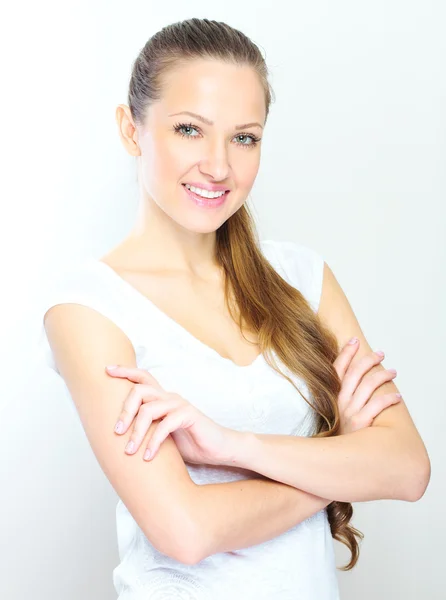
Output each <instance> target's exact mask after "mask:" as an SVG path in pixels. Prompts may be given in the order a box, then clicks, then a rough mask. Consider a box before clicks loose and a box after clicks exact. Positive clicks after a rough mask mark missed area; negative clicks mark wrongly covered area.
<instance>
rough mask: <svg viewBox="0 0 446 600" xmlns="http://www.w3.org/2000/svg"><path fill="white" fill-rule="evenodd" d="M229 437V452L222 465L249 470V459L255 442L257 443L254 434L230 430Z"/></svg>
mask: <svg viewBox="0 0 446 600" xmlns="http://www.w3.org/2000/svg"><path fill="white" fill-rule="evenodd" d="M231 436H232V439H231V442H230V445H229V448H230V450H229V453H228V456H227V458H226V459H225V460H224V463H223V464H224V465H225V466H227V467H240V468H243V469H249V468H250V464H251V459H250V457H251V456H252V455H253V452H254V451H255V450H254V448H255V444H256V442H258V438H257V437H256V434H255V433H253V432H252V431H237V430H235V429H232V430H231Z"/></svg>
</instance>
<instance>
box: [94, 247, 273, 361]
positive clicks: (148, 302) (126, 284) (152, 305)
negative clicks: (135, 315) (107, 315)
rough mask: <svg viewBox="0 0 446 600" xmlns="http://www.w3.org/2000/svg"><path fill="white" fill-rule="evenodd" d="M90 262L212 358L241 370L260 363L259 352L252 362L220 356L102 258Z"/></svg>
mask: <svg viewBox="0 0 446 600" xmlns="http://www.w3.org/2000/svg"><path fill="white" fill-rule="evenodd" d="M92 264H93V265H98V266H100V267H101V268H103V269H104V272H108V273H109V274H110V275H111V276H112V277H113V278H114V279H115V281H117V282H118V283H120V284H121V285H122V286H123V288H124V289H126V290H127V291H128V292H129V293H131V294H132V295H133V296H134V297H135V298H138V299H139V300H140V301H141V302H142V303H143V304H146V305H147V306H149V307H150V308H151V309H152V311H154V312H155V313H157V314H158V315H159V316H160V318H162V319H163V320H164V321H165V322H166V323H167V324H168V325H169V327H170V328H171V329H175V330H177V331H178V332H179V333H180V334H181V335H182V336H183V337H184V338H185V339H186V340H189V342H191V343H193V344H195V345H196V346H197V347H198V348H201V349H202V350H204V351H205V352H207V353H208V354H209V355H211V356H213V357H214V358H217V359H219V360H221V361H224V362H225V363H226V364H228V365H230V366H233V367H234V368H236V369H238V370H241V371H243V370H248V369H253V368H254V367H256V366H257V364H258V363H260V362H261V361H262V360H263V354H262V353H259V354H258V355H257V356H256V357H255V358H254V360H253V361H252V362H250V363H249V364H247V365H239V364H238V363H236V362H234V361H233V360H232V359H230V358H227V357H226V356H222V355H221V354H220V353H219V352H217V350H215V349H214V348H212V347H211V346H209V345H208V344H205V343H204V342H202V341H201V340H200V339H198V338H197V337H196V336H195V335H193V334H192V333H191V332H190V331H189V330H188V329H186V328H185V327H183V326H182V325H180V323H178V321H175V319H173V318H172V317H170V316H169V315H168V314H167V313H165V312H164V311H163V310H162V309H161V308H160V307H159V306H157V305H156V304H155V303H154V302H153V301H152V300H150V299H149V298H148V297H147V296H146V295H145V294H143V293H142V292H140V291H139V290H138V289H137V288H136V287H135V286H134V285H132V284H131V283H130V282H128V281H127V280H126V279H124V278H123V277H121V275H119V273H117V271H115V269H113V267H110V265H108V264H107V263H105V262H104V261H103V260H100V259H93V261H92Z"/></svg>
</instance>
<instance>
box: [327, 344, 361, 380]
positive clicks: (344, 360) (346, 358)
mask: <svg viewBox="0 0 446 600" xmlns="http://www.w3.org/2000/svg"><path fill="white" fill-rule="evenodd" d="M358 348H359V340H358V338H352V339H351V340H350V341H349V342H347V344H346V345H345V346H344V348H343V349H342V351H341V352H340V354H339V356H337V357H336V360H335V361H334V363H333V366H334V368H335V369H336V372H337V374H338V375H339V379H340V380H341V381H342V380H343V379H344V375H345V372H346V371H347V369H348V367H349V365H350V363H351V361H352V358H353V357H354V356H355V354H356V352H357V350H358Z"/></svg>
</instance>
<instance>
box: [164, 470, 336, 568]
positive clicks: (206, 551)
mask: <svg viewBox="0 0 446 600" xmlns="http://www.w3.org/2000/svg"><path fill="white" fill-rule="evenodd" d="M155 460H156V459H155ZM197 488H198V489H197V490H196V498H197V501H196V503H195V504H194V506H193V514H192V519H193V521H194V522H195V524H196V526H197V530H198V534H197V538H198V539H199V540H200V542H199V543H198V544H197V545H198V547H197V548H196V557H197V558H196V559H195V560H196V561H200V560H202V559H203V558H205V557H207V556H210V555H212V554H215V553H217V552H229V551H232V550H239V549H241V548H247V547H249V546H254V545H256V544H260V543H262V542H265V541H267V540H271V539H273V538H275V537H277V536H279V535H281V534H282V533H284V532H285V531H288V530H289V529H291V528H292V527H294V526H295V525H297V524H298V523H301V522H302V521H304V520H305V519H307V518H308V517H310V516H312V515H313V514H315V513H316V512H318V511H320V510H323V509H324V508H325V507H326V506H327V505H328V504H330V503H331V500H326V499H325V498H319V497H317V496H313V495H312V494H308V493H306V492H303V491H301V490H298V489H296V488H294V487H290V486H288V485H285V484H283V483H279V482H277V481H271V480H262V479H247V480H242V481H232V482H230V483H216V484H207V485H201V486H197Z"/></svg>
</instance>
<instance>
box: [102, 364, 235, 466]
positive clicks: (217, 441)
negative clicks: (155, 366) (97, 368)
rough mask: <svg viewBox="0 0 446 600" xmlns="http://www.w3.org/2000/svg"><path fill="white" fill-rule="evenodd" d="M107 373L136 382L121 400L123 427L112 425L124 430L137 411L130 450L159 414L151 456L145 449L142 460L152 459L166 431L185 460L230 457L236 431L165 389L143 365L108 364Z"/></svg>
mask: <svg viewBox="0 0 446 600" xmlns="http://www.w3.org/2000/svg"><path fill="white" fill-rule="evenodd" d="M107 373H108V374H109V375H111V376H113V377H122V378H125V379H129V380H130V381H133V382H135V383H136V385H134V386H133V389H132V390H131V391H130V392H129V394H128V396H127V398H126V400H125V401H124V406H123V409H122V413H121V416H120V421H121V422H122V427H121V428H120V429H118V430H117V429H116V428H115V432H116V433H118V434H122V433H125V432H126V431H127V429H128V428H129V426H130V425H131V423H132V421H133V419H134V418H135V416H136V415H137V416H136V421H135V425H134V428H133V433H132V435H131V437H130V441H132V442H133V443H134V447H133V449H132V451H131V452H129V453H130V454H134V453H135V452H136V451H137V450H138V448H139V447H140V445H141V442H142V440H143V439H144V437H145V435H146V433H147V431H148V429H149V427H150V425H151V423H152V421H155V420H157V419H161V418H162V420H161V421H160V422H159V424H158V426H157V427H156V428H155V430H154V433H153V435H152V437H151V438H150V441H149V443H148V445H147V449H148V450H149V451H150V456H146V453H144V459H145V460H152V458H153V457H154V456H155V455H156V453H157V451H158V448H159V447H160V445H161V444H162V443H163V441H164V440H165V439H166V438H167V436H168V435H169V434H171V435H172V438H173V440H174V441H175V443H176V445H177V448H178V450H179V451H180V453H181V456H182V457H183V459H184V460H185V461H187V462H190V463H196V464H208V465H220V464H223V463H225V462H226V461H227V460H228V459H230V456H231V447H232V445H233V444H234V440H235V437H236V436H237V433H238V432H237V431H235V430H233V429H229V428H227V427H223V426H222V425H218V424H217V423H215V421H213V420H212V419H210V418H209V417H207V416H206V415H205V414H204V413H202V412H201V411H200V410H198V408H196V407H195V406H193V405H192V404H190V402H188V401H187V400H185V399H184V398H182V397H181V396H180V395H179V394H176V393H173V392H166V391H165V390H164V389H163V388H162V387H161V386H160V385H159V383H158V382H157V380H156V379H155V378H154V377H153V376H152V375H151V374H150V373H149V372H148V371H145V370H144V369H138V368H132V367H122V366H118V367H116V368H113V369H110V368H109V367H107ZM118 424H119V421H118V423H117V424H116V425H117V426H118ZM126 451H127V448H126Z"/></svg>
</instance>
